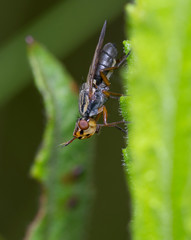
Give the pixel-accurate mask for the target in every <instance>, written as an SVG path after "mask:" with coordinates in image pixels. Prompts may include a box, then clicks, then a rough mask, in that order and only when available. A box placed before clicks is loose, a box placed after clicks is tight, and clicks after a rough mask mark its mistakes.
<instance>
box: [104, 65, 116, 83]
mask: <svg viewBox="0 0 191 240" xmlns="http://www.w3.org/2000/svg"><path fill="white" fill-rule="evenodd" d="M117 68H118V67H108V68H104V69H102V70H100V75H101V78H102V80H103V81H104V83H105V85H106V86H109V85H110V84H111V83H110V81H109V80H108V78H107V77H106V75H105V73H104V72H105V71H112V70H114V69H117Z"/></svg>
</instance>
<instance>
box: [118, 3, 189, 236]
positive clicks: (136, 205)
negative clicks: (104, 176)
mask: <svg viewBox="0 0 191 240" xmlns="http://www.w3.org/2000/svg"><path fill="white" fill-rule="evenodd" d="M190 10H191V2H190V1H184V2H182V1H173V0H170V1H168V2H165V3H164V2H162V1H157V2H156V1H149V0H146V1H138V2H137V5H136V6H132V5H130V6H128V13H129V15H130V16H129V18H128V20H130V22H131V27H132V28H131V41H132V46H133V52H134V55H135V58H134V63H133V65H131V66H130V67H129V69H130V72H129V75H128V76H127V77H126V86H127V85H128V94H129V95H130V96H131V97H130V102H129V103H128V104H126V107H125V103H123V105H122V108H123V110H124V111H123V112H124V115H125V116H126V114H127V112H128V113H129V115H130V118H131V121H132V124H131V126H130V129H129V146H128V148H127V149H126V150H125V151H124V156H125V158H126V161H127V166H128V170H129V171H128V172H129V173H130V180H129V182H130V184H131V193H132V205H133V220H132V235H133V239H134V240H135V239H137V240H138V239H142V240H144V239H146V240H149V239H152V240H153V239H155V240H157V239H168V240H169V239H191V208H190V202H191V191H190V189H191V161H190V160H191V97H190V92H191V80H190V79H191V58H190V56H191V45H190V38H191V27H190V21H191V16H190Z"/></svg>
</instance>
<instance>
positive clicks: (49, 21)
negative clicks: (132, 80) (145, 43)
mask: <svg viewBox="0 0 191 240" xmlns="http://www.w3.org/2000/svg"><path fill="white" fill-rule="evenodd" d="M125 4H126V1H125V0H118V1H116V0H115V1H114V0H110V1H109V0H105V1H100V0H98V1H87V0H80V1H76V0H72V1H69V0H65V1H61V0H56V1H54V2H53V1H50V0H46V1H45V0H40V1H37V0H33V1H32V0H28V1H23V0H17V1H15V2H13V1H10V0H7V1H1V4H0V5H1V7H0V29H1V34H0V36H1V38H0V114H1V118H0V133H1V134H0V178H1V179H0V189H1V197H0V238H1V237H2V239H5V240H17V239H23V237H24V235H25V232H26V228H27V226H28V225H29V223H30V222H31V221H32V220H33V219H34V217H35V214H36V211H37V209H38V202H39V196H40V186H39V184H38V183H37V182H36V181H35V180H33V179H32V178H31V177H30V175H29V170H30V167H31V166H32V163H33V159H34V157H35V154H36V152H37V151H38V147H39V144H40V142H41V138H42V133H43V129H44V126H45V114H44V106H43V102H42V98H41V96H40V94H39V93H38V91H37V90H36V88H35V86H34V83H33V78H32V73H31V70H30V68H29V64H28V60H27V54H26V45H25V37H26V36H27V35H32V36H33V37H34V38H35V39H36V40H38V41H39V42H41V43H42V44H43V45H44V46H46V47H47V48H48V49H49V50H50V51H51V52H52V53H53V54H54V55H55V56H57V57H58V58H59V59H60V61H61V62H62V63H63V64H64V65H65V66H66V67H67V69H68V71H69V72H70V74H71V75H72V76H73V78H74V79H75V81H76V82H77V84H78V85H79V86H80V85H81V83H82V82H83V81H84V80H85V79H86V76H87V72H88V69H89V65H90V63H91V60H92V57H93V53H94V50H95V47H96V44H97V41H98V37H99V33H100V31H101V27H102V25H103V23H104V20H105V19H107V21H108V25H107V31H106V37H105V42H108V41H111V42H114V43H116V45H117V47H118V49H119V56H121V55H122V54H123V46H122V41H123V40H124V39H125V38H126V37H125V26H124V6H125ZM111 90H112V91H114V92H123V90H122V88H121V79H120V74H119V72H116V73H115V74H114V77H113V78H112V87H111ZM76 104H78V103H76ZM107 108H108V113H109V122H112V121H115V120H119V119H121V116H120V114H119V111H118V109H119V104H118V101H116V100H113V99H111V100H110V101H109V102H108V103H107ZM71 136H72V133H71ZM94 138H96V143H97V146H96V149H97V151H96V152H97V154H96V156H95V157H96V160H95V171H94V172H95V176H94V181H95V184H96V188H97V196H96V201H95V204H94V210H93V216H92V226H91V229H89V232H90V234H89V235H90V239H92V240H94V239H110V240H112V239H119V240H123V239H130V238H129V236H128V232H127V224H128V221H129V217H130V207H129V205H128V202H129V194H128V191H127V187H126V183H125V176H124V175H125V174H124V171H123V167H122V165H123V162H122V154H121V149H122V148H123V147H124V146H125V141H124V140H125V139H124V138H125V136H124V135H123V133H121V132H120V131H118V130H116V129H111V128H108V129H107V128H105V129H103V130H102V132H101V134H99V135H98V136H94ZM65 140H66V139H63V141H65ZM87 141H91V139H89V140H87Z"/></svg>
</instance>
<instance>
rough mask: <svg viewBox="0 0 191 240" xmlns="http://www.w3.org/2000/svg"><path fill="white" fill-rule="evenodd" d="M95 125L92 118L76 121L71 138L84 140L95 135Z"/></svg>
mask: <svg viewBox="0 0 191 240" xmlns="http://www.w3.org/2000/svg"><path fill="white" fill-rule="evenodd" d="M96 130H97V124H96V121H95V120H94V119H93V118H89V119H85V118H80V119H78V120H77V123H76V127H75V129H74V132H73V136H74V137H75V138H78V139H86V138H89V137H91V136H92V135H94V134H95V133H96Z"/></svg>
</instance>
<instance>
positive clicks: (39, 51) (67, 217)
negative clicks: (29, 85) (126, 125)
mask: <svg viewBox="0 0 191 240" xmlns="http://www.w3.org/2000/svg"><path fill="white" fill-rule="evenodd" d="M28 55H29V60H30V64H31V67H32V70H33V73H34V77H35V83H36V86H37V88H38V89H39V91H40V92H41V94H42V97H43V101H44V104H45V110H46V119H47V123H46V129H45V133H44V138H43V142H42V146H41V149H40V151H39V153H38V154H37V157H36V160H35V164H34V166H33V167H32V175H33V176H34V177H35V178H37V179H38V180H39V181H40V182H41V183H42V187H43V194H42V197H41V206H40V210H39V213H38V215H37V218H36V219H35V221H34V222H33V224H32V225H31V228H30V229H29V231H28V233H27V236H26V239H30V240H40V239H41V240H42V239H46V240H54V239H55V240H59V239H60V240H61V239H68V240H69V239H71V240H72V239H81V238H82V239H84V234H85V227H86V223H87V220H88V215H87V212H88V211H89V208H90V200H91V196H92V190H91V165H92V162H91V158H92V157H93V153H92V147H91V144H90V142H91V140H89V141H88V140H87V141H85V140H84V141H79V140H75V141H74V142H73V143H72V144H71V145H68V146H67V147H65V148H61V147H59V144H60V143H62V142H63V141H67V140H69V139H71V138H72V133H73V129H74V126H75V121H76V114H77V112H78V109H77V106H78V99H77V94H76V92H75V84H74V82H73V81H72V79H71V77H70V75H69V74H68V73H67V71H66V69H64V68H63V67H62V66H61V64H60V63H59V62H58V61H57V60H56V59H55V58H54V57H53V56H52V55H51V54H50V53H49V52H48V51H47V50H46V49H45V48H43V47H42V46H41V45H40V44H38V43H37V42H32V43H31V44H29V46H28ZM86 215H87V216H86Z"/></svg>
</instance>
